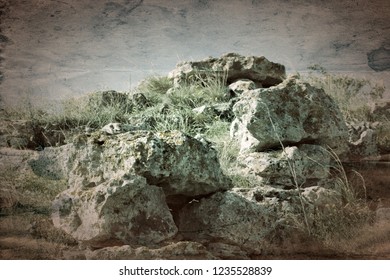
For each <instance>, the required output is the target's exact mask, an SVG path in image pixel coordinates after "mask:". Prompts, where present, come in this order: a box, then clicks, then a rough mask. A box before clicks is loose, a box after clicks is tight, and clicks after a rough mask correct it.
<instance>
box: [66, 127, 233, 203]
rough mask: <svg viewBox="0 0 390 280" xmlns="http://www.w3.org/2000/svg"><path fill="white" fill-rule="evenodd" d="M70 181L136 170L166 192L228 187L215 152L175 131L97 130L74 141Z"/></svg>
mask: <svg viewBox="0 0 390 280" xmlns="http://www.w3.org/2000/svg"><path fill="white" fill-rule="evenodd" d="M74 145H75V147H76V149H75V151H76V152H75V154H74V155H73V156H71V157H70V158H69V160H70V161H71V162H72V164H73V167H72V168H71V170H70V174H69V184H70V186H73V187H78V188H90V187H95V186H97V185H99V184H101V183H103V182H105V181H107V180H111V179H113V178H122V177H123V176H127V175H132V174H137V175H139V176H143V177H145V178H146V180H147V182H148V184H151V185H156V186H159V187H162V188H163V190H164V193H165V194H166V195H167V196H169V195H184V196H188V197H193V196H198V195H206V194H209V193H213V192H216V191H220V190H227V189H229V188H230V186H231V182H230V180H229V179H228V178H227V177H226V176H225V175H224V174H223V173H222V170H221V168H220V164H219V162H218V157H217V152H216V151H215V150H214V149H213V148H212V147H210V146H207V145H205V144H203V143H202V142H200V141H198V140H197V139H195V138H193V137H190V136H188V135H186V134H184V133H182V132H179V131H172V132H168V131H167V132H157V133H153V132H150V131H131V132H126V133H122V134H117V135H106V134H104V133H100V132H98V133H96V134H94V135H92V136H91V137H85V136H81V137H80V138H79V139H78V140H77V141H76V142H75V144H74Z"/></svg>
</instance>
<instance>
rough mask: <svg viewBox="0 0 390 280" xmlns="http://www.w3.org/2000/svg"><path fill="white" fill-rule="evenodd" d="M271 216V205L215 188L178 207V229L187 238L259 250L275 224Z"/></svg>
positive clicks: (257, 251) (272, 214)
mask: <svg viewBox="0 0 390 280" xmlns="http://www.w3.org/2000/svg"><path fill="white" fill-rule="evenodd" d="M275 216H276V213H275V212H273V210H272V209H270V208H268V207H266V206H263V205H260V204H257V203H254V202H251V201H249V200H247V199H245V198H244V197H242V196H239V195H237V194H235V193H234V192H230V191H228V192H218V193H216V194H214V195H212V196H210V197H208V198H203V199H201V200H200V201H199V202H193V203H190V204H187V205H186V206H185V207H184V208H183V209H182V210H181V212H180V218H179V232H180V234H181V235H183V237H184V238H186V239H189V240H194V241H202V240H215V241H218V242H221V243H226V244H232V245H234V246H238V247H239V248H241V249H243V250H244V251H246V252H249V253H260V252H261V249H262V246H261V245H262V242H264V240H265V238H266V237H267V235H268V234H269V233H271V232H272V231H273V228H274V227H275V226H277V225H278V221H276V220H275Z"/></svg>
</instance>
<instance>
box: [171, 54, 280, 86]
mask: <svg viewBox="0 0 390 280" xmlns="http://www.w3.org/2000/svg"><path fill="white" fill-rule="evenodd" d="M207 75H214V76H216V77H224V75H226V80H227V85H229V84H231V83H233V82H235V81H237V80H240V79H249V80H252V81H253V82H254V83H255V84H258V85H260V86H264V87H270V86H274V85H277V84H278V83H280V82H282V81H283V80H284V78H285V76H286V71H285V67H284V66H283V65H281V64H278V63H273V62H270V61H268V60H267V59H266V58H265V57H264V56H260V57H257V56H248V57H245V56H241V55H239V54H236V53H228V54H225V55H223V56H221V57H220V58H207V59H204V60H201V61H185V62H181V63H179V64H178V65H177V66H176V68H175V69H174V70H172V71H171V72H170V73H169V75H168V77H169V78H171V79H173V81H174V86H175V87H179V86H180V85H183V84H185V83H188V82H193V81H196V80H199V78H200V77H201V78H202V79H204V78H206V77H207Z"/></svg>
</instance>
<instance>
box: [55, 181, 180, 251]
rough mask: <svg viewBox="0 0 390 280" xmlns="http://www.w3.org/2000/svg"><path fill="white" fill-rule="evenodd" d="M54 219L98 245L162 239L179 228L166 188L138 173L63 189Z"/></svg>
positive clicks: (168, 236) (77, 237)
mask: <svg viewBox="0 0 390 280" xmlns="http://www.w3.org/2000/svg"><path fill="white" fill-rule="evenodd" d="M52 219H53V223H54V226H56V227H59V228H62V229H63V230H64V231H65V232H67V233H69V234H71V235H72V236H73V237H74V238H76V239H77V240H80V241H87V243H89V244H90V245H92V246H97V247H104V245H114V244H150V243H158V242H161V241H163V240H165V239H167V238H170V237H172V236H174V235H175V234H176V232H177V228H176V226H175V223H174V221H173V218H172V215H171V213H170V211H169V208H168V206H167V204H166V203H165V196H164V193H163V191H162V189H161V188H158V187H156V186H150V185H148V184H147V183H146V180H145V178H143V177H137V176H133V177H132V178H131V179H126V178H123V179H119V180H118V179H112V180H110V181H107V182H104V183H102V184H100V185H98V186H96V187H94V188H89V189H85V188H71V189H68V190H66V191H64V192H62V193H61V194H60V195H59V196H58V197H57V198H56V200H55V201H54V202H53V215H52Z"/></svg>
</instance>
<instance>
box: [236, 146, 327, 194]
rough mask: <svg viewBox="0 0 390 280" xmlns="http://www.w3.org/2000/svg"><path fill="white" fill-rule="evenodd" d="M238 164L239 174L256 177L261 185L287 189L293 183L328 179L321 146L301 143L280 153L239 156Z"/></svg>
mask: <svg viewBox="0 0 390 280" xmlns="http://www.w3.org/2000/svg"><path fill="white" fill-rule="evenodd" d="M238 161H239V164H240V165H241V167H242V172H243V173H245V174H251V175H255V176H260V177H261V181H262V182H263V183H266V184H269V185H280V186H281V187H287V188H288V187H296V184H298V185H299V186H304V185H309V186H310V185H312V184H318V182H319V181H321V180H324V179H326V178H328V176H329V166H330V154H329V152H328V151H326V149H324V148H323V147H321V146H318V145H306V144H304V145H301V146H300V147H299V148H298V147H286V148H285V150H284V151H283V150H275V151H269V152H258V153H248V154H242V155H240V156H239V158H238ZM293 174H294V176H293Z"/></svg>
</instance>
